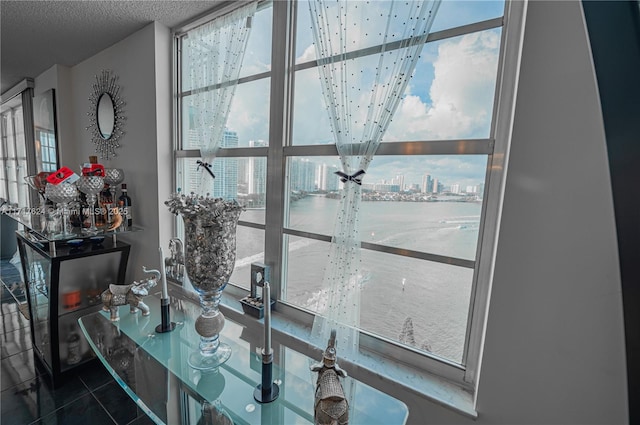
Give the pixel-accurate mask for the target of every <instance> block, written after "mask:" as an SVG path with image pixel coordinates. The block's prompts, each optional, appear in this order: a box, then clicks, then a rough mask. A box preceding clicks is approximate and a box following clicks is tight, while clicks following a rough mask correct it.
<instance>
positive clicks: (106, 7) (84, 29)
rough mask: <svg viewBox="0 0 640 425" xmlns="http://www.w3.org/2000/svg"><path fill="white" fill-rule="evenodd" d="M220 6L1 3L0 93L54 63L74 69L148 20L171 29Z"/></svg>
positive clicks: (148, 0)
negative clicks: (0, 79) (0, 80)
mask: <svg viewBox="0 0 640 425" xmlns="http://www.w3.org/2000/svg"><path fill="white" fill-rule="evenodd" d="M219 2H220V0H209V1H156V0H136V1H130V0H129V1H127V0H123V1H103V0H83V1H60V0H45V1H25V0H19V1H9V0H1V1H0V15H1V21H0V40H1V57H0V65H1V69H0V74H1V77H2V87H1V90H0V93H4V92H5V91H6V90H8V89H10V88H11V87H13V86H14V85H15V84H16V83H18V82H20V81H21V80H22V79H24V78H26V77H31V78H35V77H37V76H38V75H39V74H41V73H42V72H43V71H46V70H47V69H49V68H50V67H51V66H53V65H54V64H60V65H65V66H73V65H76V64H78V63H80V62H82V61H83V60H85V59H87V58H89V57H91V56H93V55H94V54H96V53H98V52H99V51H101V50H103V49H105V48H107V47H109V46H111V45H113V44H115V43H116V42H118V41H120V40H122V39H123V38H126V37H127V36H129V35H131V34H133V33H134V32H136V31H138V30H139V29H141V28H143V27H144V26H145V25H147V24H149V23H150V22H153V21H158V22H160V23H162V24H164V25H166V26H167V27H169V28H173V27H176V26H178V25H180V24H182V23H184V22H186V21H188V20H190V19H191V18H193V17H196V16H198V15H201V14H203V13H205V12H207V11H209V10H211V9H212V8H214V7H216V5H217V3H219ZM218 5H219V4H218Z"/></svg>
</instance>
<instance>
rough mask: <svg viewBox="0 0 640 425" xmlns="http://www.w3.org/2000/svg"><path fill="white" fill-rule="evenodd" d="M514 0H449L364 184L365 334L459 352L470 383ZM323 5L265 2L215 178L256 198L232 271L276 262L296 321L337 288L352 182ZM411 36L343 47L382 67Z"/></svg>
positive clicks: (245, 197)
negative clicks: (332, 283)
mask: <svg viewBox="0 0 640 425" xmlns="http://www.w3.org/2000/svg"><path fill="white" fill-rule="evenodd" d="M353 3H354V4H356V5H357V6H360V7H358V8H357V9H358V13H357V14H351V15H349V16H350V19H353V20H354V21H356V23H357V25H356V23H354V26H357V28H358V30H360V31H368V30H371V31H378V30H379V29H380V27H379V25H378V24H377V23H376V16H377V15H376V13H378V12H377V7H378V6H381V5H382V4H383V3H387V2H365V1H354V2H353ZM368 3H371V4H370V5H369V6H368V7H367V4H368ZM403 4H409V3H407V2H403ZM363 6H365V7H363ZM506 6H508V4H507V5H505V2H504V1H501V0H498V1H480V2H466V1H460V2H458V1H445V2H442V4H441V5H440V7H439V10H438V14H437V16H436V17H435V20H434V21H433V26H432V27H431V32H430V34H429V36H428V38H427V39H426V42H425V43H424V46H423V48H422V51H421V53H420V57H419V60H418V61H417V63H416V65H415V69H414V70H413V73H412V78H411V80H410V81H409V83H408V85H407V86H406V89H405V90H404V92H403V94H402V96H401V99H400V102H399V105H398V107H397V110H396V112H395V114H394V115H393V119H392V121H391V123H390V125H389V126H388V129H387V131H386V132H385V133H384V135H383V137H382V140H381V143H380V145H379V147H378V149H377V151H376V153H375V155H374V156H373V160H372V161H371V164H370V166H369V167H368V170H367V171H366V174H365V177H364V178H363V180H362V185H361V192H362V200H361V204H360V212H359V220H360V238H361V243H360V246H361V249H362V251H361V252H362V255H361V257H360V267H359V273H360V276H359V279H360V285H361V288H360V292H361V300H362V301H361V305H362V307H361V309H360V310H361V311H360V317H359V326H360V332H361V333H362V334H365V335H367V337H366V338H364V339H361V340H360V341H361V344H362V345H363V346H364V345H367V344H368V343H369V342H370V341H372V340H375V341H376V343H375V344H374V345H375V349H376V350H380V349H381V348H380V347H382V351H383V352H384V354H388V355H391V356H396V354H397V353H399V352H401V353H402V355H401V356H400V357H401V358H402V359H403V360H404V361H408V362H413V363H415V364H416V365H420V367H427V368H428V367H429V364H435V363H434V362H437V363H439V364H440V365H445V367H444V369H445V370H446V368H447V367H451V368H452V370H455V372H452V373H451V374H449V377H451V376H453V377H455V378H456V379H460V381H461V382H466V383H468V382H469V381H472V380H473V378H472V377H471V378H470V376H472V375H473V371H471V373H470V374H466V372H465V371H466V370H467V369H468V368H470V367H471V368H472V367H473V365H474V362H475V360H474V359H476V358H477V356H478V353H479V338H478V337H477V335H478V329H480V328H481V327H482V320H483V317H484V315H483V311H484V308H485V307H486V293H487V287H488V285H489V282H488V280H489V275H490V272H489V270H490V268H491V262H492V257H491V256H492V249H491V247H492V246H493V244H494V242H495V228H496V222H497V218H496V216H497V212H498V211H499V203H500V190H501V188H500V184H499V182H500V181H501V179H502V176H501V173H502V172H503V168H502V167H499V166H496V161H498V160H500V161H502V160H503V159H504V154H505V146H506V142H505V140H501V139H500V137H503V138H504V136H503V135H501V134H500V133H499V131H498V124H497V123H498V122H499V117H500V114H503V113H505V111H506V112H508V111H509V110H510V108H509V107H508V105H500V102H499V100H500V99H501V96H503V97H504V96H505V95H504V93H502V92H501V90H504V87H505V82H504V80H503V79H504V75H505V71H504V69H505V67H508V66H509V62H508V60H507V59H508V58H505V42H506V35H505V34H506V31H505V28H506V25H507V22H508V13H509V7H506ZM228 7H229V6H227V8H228ZM310 10H311V11H312V10H313V9H312V8H310V7H309V6H308V4H307V2H306V1H303V0H300V1H297V2H278V1H276V2H270V1H261V2H259V3H258V6H257V9H256V12H255V14H254V16H253V17H252V19H251V22H250V26H251V32H250V35H249V39H248V42H247V46H246V49H245V51H244V62H243V63H242V67H241V69H240V72H239V77H237V80H234V81H229V82H228V83H231V84H237V86H236V91H235V95H234V97H233V100H232V101H231V106H230V112H229V116H228V118H227V120H226V123H225V130H224V132H223V136H222V138H221V140H220V141H219V142H220V149H219V151H218V152H217V155H216V158H215V161H214V163H213V170H214V174H215V175H216V179H215V183H214V186H213V189H212V191H211V194H212V195H214V196H221V197H225V198H233V199H238V201H239V202H241V203H242V204H243V205H245V206H246V211H245V212H243V213H242V215H241V217H240V220H241V221H240V223H239V229H238V238H237V244H238V248H237V263H236V269H235V272H234V274H233V276H232V277H231V282H230V284H231V285H234V286H236V287H238V288H241V289H243V290H246V289H247V288H248V286H249V267H250V264H251V263H252V262H264V263H266V264H268V265H269V266H270V267H271V268H272V273H271V276H272V283H271V285H272V287H273V292H272V294H273V295H274V296H275V297H276V298H277V299H278V301H279V303H280V304H279V305H280V306H281V307H282V308H280V310H279V311H281V312H282V313H283V314H289V315H291V317H292V319H293V318H295V319H296V320H299V319H300V318H305V317H306V318H310V319H308V320H312V318H313V316H314V315H315V314H316V312H317V309H318V306H319V305H321V304H322V300H326V299H327V296H326V293H323V289H322V287H321V285H320V284H321V282H322V280H323V276H324V274H325V271H326V269H327V267H330V265H329V264H328V259H327V252H328V251H329V248H328V246H329V244H331V241H332V235H333V233H332V232H333V230H334V226H335V221H336V217H337V216H338V215H337V213H338V209H339V208H341V207H340V205H341V204H340V202H339V199H340V196H341V192H342V191H343V190H344V185H345V183H344V182H341V181H340V179H339V177H338V176H337V175H336V174H335V172H336V171H342V169H343V168H342V165H341V161H340V157H339V155H338V149H337V148H336V143H335V141H334V135H333V134H332V124H331V122H330V118H329V116H328V114H327V105H326V101H325V96H324V95H323V88H322V82H321V73H320V72H319V67H320V66H322V64H321V63H319V61H318V60H317V58H316V53H315V50H314V41H313V40H314V39H313V35H312V27H313V24H312V19H313V18H314V17H313V13H312V12H311V13H310ZM228 12H229V10H220V11H219V12H218V13H217V14H216V13H214V14H213V15H212V16H211V19H212V20H216V19H222V17H223V16H224V15H225V14H226V13H228ZM200 24H201V22H199V23H198V24H197V25H200ZM195 29H197V26H196V24H194V25H191V26H189V25H187V26H185V27H184V28H182V29H181V30H180V31H179V32H177V33H176V48H177V52H178V55H177V69H178V72H177V73H176V75H177V78H178V81H177V82H176V87H178V88H179V90H178V93H177V94H178V96H177V99H178V103H177V109H178V113H177V114H176V119H177V122H178V128H179V131H178V132H177V135H178V139H179V140H178V148H177V151H176V176H177V182H176V184H177V186H178V187H179V188H181V190H183V191H186V192H190V191H196V187H195V185H196V184H197V182H198V179H197V178H196V177H197V174H198V173H200V172H201V171H198V170H197V163H196V161H197V159H199V157H200V153H199V150H198V149H200V147H201V146H202V144H203V143H204V142H203V141H202V140H199V139H198V132H197V131H195V130H194V128H195V127H194V126H196V125H197V124H196V123H195V118H194V116H193V104H192V103H191V97H192V94H193V93H196V92H198V91H202V90H205V91H206V90H216V89H218V88H217V87H218V86H216V87H206V86H205V87H195V86H193V83H192V82H191V81H185V80H184V77H183V76H188V75H191V73H192V71H193V69H189V68H190V67H191V66H193V65H192V63H193V62H191V61H187V60H185V59H184V58H185V57H187V56H188V55H189V52H186V51H185V49H184V48H183V46H184V45H185V40H186V38H191V37H194V36H197V33H196V32H195ZM347 31H348V29H347ZM191 42H192V43H193V40H191ZM401 48H402V47H401V45H399V44H397V43H396V44H393V43H390V42H389V41H386V42H385V41H384V37H378V38H376V37H369V38H368V39H367V42H363V43H362V45H359V46H357V48H354V49H353V51H350V52H349V55H345V56H349V58H348V60H350V61H351V62H350V65H349V66H350V70H352V71H354V70H355V71H354V72H361V73H363V74H365V73H368V72H370V71H371V69H372V67H373V68H375V66H376V62H377V61H378V55H379V53H376V52H379V51H380V50H381V49H389V50H393V49H401ZM345 60H347V59H345ZM181 78H182V80H181ZM225 83H226V82H223V83H222V85H221V86H224V84H225ZM219 86H220V85H219ZM212 123H213V118H212ZM319 300H320V303H318V301H319ZM398 350H399V351H398ZM425 365H426V366H425ZM438 370H440V371H442V370H443V368H442V367H440V366H439V367H438ZM460 371H462V373H460ZM445 374H447V373H446V372H445Z"/></svg>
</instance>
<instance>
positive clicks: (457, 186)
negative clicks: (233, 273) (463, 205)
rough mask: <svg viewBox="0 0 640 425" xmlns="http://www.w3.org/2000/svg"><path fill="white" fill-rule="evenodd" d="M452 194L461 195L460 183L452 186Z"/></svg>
mask: <svg viewBox="0 0 640 425" xmlns="http://www.w3.org/2000/svg"><path fill="white" fill-rule="evenodd" d="M451 193H460V185H459V184H458V183H454V184H452V185H451Z"/></svg>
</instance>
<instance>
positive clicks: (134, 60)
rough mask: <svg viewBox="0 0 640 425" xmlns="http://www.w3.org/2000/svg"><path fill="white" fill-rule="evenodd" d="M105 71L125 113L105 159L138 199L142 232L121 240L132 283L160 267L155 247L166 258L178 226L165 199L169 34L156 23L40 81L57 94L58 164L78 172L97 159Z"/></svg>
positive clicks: (138, 222) (168, 143)
mask: <svg viewBox="0 0 640 425" xmlns="http://www.w3.org/2000/svg"><path fill="white" fill-rule="evenodd" d="M103 69H110V70H112V71H113V72H114V73H115V74H116V75H117V76H118V84H119V85H120V87H121V89H120V93H121V96H122V98H123V100H124V101H125V102H126V105H125V107H124V116H125V117H126V121H125V124H124V132H125V135H124V136H123V137H122V139H121V142H120V144H121V146H120V147H119V148H117V149H116V153H117V156H116V157H115V158H113V159H109V160H100V162H101V163H102V164H104V165H105V167H117V168H122V169H124V171H125V181H124V183H126V184H127V189H128V191H129V194H130V196H131V198H132V200H133V206H134V212H133V214H134V215H133V219H134V223H135V225H136V226H139V227H141V228H142V229H143V230H142V231H141V232H137V233H131V234H126V235H122V236H119V238H121V239H122V240H123V241H126V242H129V243H132V244H133V249H132V250H131V256H130V262H129V268H128V272H127V281H131V280H133V279H139V278H142V276H143V273H142V266H143V265H145V266H147V268H158V267H159V266H160V256H159V253H158V247H159V246H160V244H162V245H163V247H164V249H165V251H167V252H168V241H169V237H170V235H171V233H172V226H173V224H172V223H173V221H172V218H171V215H170V214H169V212H168V210H167V209H166V207H164V204H163V202H164V200H165V199H167V197H168V194H169V192H170V190H171V188H172V184H171V181H172V179H171V167H172V154H171V150H172V144H171V131H172V128H171V35H170V31H169V29H168V28H166V27H164V26H163V25H161V24H159V23H152V24H149V25H148V26H146V27H145V28H143V29H142V30H140V31H138V32H136V33H135V34H133V35H131V36H129V37H127V38H125V39H124V40H122V41H120V42H118V43H116V44H114V45H113V46H111V47H109V48H107V49H105V50H103V51H102V52H100V53H99V54H97V55H95V56H93V57H91V58H89V59H87V60H85V61H83V62H82V63H80V64H78V65H76V66H74V67H71V68H66V67H62V66H58V65H56V66H55V67H53V68H51V69H49V70H47V71H46V72H45V73H43V74H42V75H40V76H38V77H37V78H36V80H35V83H36V87H35V92H36V93H38V92H40V91H45V90H47V89H48V88H55V89H56V95H57V107H58V112H59V139H60V160H61V165H66V166H68V167H70V168H72V169H74V170H75V171H79V166H80V164H81V163H83V162H86V161H88V158H89V156H90V155H94V154H95V146H94V144H93V143H92V142H91V137H90V133H89V132H88V131H87V130H86V127H87V126H88V125H89V119H88V117H87V112H88V111H89V108H90V102H89V100H88V98H89V95H90V94H91V91H92V89H91V85H92V84H93V82H94V81H95V76H96V75H98V74H100V73H101V72H102V70H103Z"/></svg>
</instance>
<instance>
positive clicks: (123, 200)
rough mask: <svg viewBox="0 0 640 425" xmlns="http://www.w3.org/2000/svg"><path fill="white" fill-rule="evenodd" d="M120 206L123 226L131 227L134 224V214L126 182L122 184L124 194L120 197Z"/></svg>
mask: <svg viewBox="0 0 640 425" xmlns="http://www.w3.org/2000/svg"><path fill="white" fill-rule="evenodd" d="M118 208H119V209H120V214H121V215H122V219H123V221H122V224H123V226H125V227H127V228H129V227H131V226H132V225H133V219H132V217H133V215H132V212H131V208H132V206H131V198H130V197H129V194H128V193H127V185H126V184H125V183H123V184H122V195H120V197H119V198H118Z"/></svg>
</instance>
